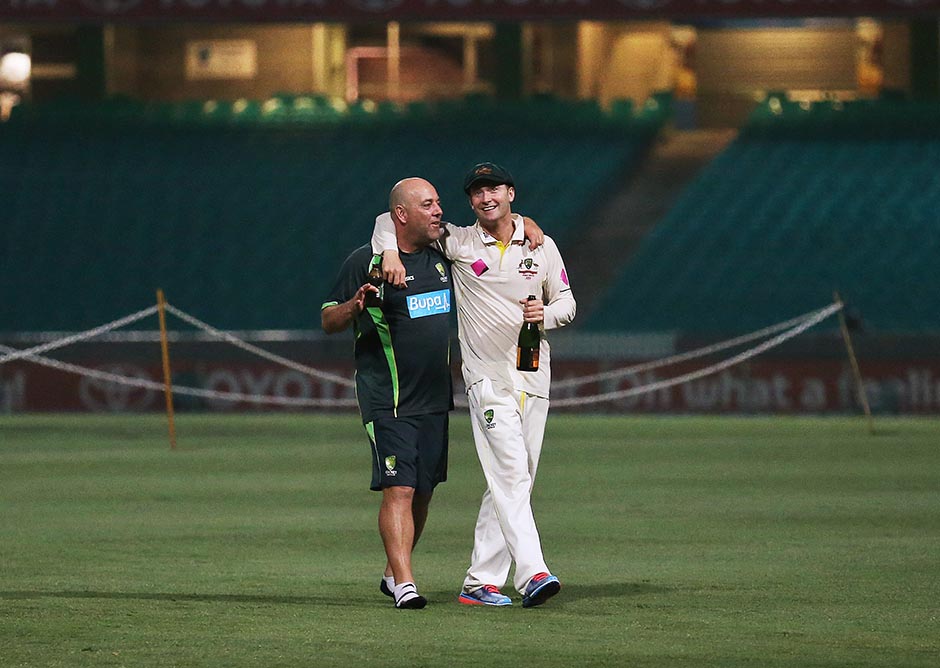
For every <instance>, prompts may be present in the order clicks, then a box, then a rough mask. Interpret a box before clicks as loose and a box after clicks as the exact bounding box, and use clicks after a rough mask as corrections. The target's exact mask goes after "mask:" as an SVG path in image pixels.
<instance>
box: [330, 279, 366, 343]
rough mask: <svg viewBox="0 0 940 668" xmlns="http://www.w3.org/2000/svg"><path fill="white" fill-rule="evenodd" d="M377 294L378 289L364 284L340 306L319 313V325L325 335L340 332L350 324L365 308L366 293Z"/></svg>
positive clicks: (335, 305)
mask: <svg viewBox="0 0 940 668" xmlns="http://www.w3.org/2000/svg"><path fill="white" fill-rule="evenodd" d="M369 292H374V293H376V294H378V292H379V289H378V288H377V287H375V286H374V285H372V284H371V283H364V284H363V285H361V286H359V289H358V290H356V294H354V295H353V296H352V298H351V299H349V300H348V301H345V302H343V303H342V304H334V305H333V306H327V307H326V308H325V309H323V310H322V311H320V324H321V325H322V327H323V331H324V332H326V333H327V334H335V333H336V332H342V331H343V330H344V329H346V328H347V327H349V326H350V325H351V324H352V321H353V320H355V319H356V318H357V317H358V316H359V314H360V313H362V311H363V309H365V307H366V293H369Z"/></svg>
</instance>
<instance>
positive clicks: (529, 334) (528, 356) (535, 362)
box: [516, 295, 542, 371]
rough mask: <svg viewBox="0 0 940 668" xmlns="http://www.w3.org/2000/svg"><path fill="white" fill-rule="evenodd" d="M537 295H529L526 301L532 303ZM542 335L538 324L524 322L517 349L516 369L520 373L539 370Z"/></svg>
mask: <svg viewBox="0 0 940 668" xmlns="http://www.w3.org/2000/svg"><path fill="white" fill-rule="evenodd" d="M534 299H535V295H529V296H528V297H527V298H526V301H532V300H534ZM541 340H542V334H541V332H539V326H538V323H535V322H523V323H522V329H520V330H519V346H518V347H517V348H516V368H517V369H518V370H519V371H538V370H539V344H540V343H541Z"/></svg>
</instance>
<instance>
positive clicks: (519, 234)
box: [477, 213, 525, 246]
mask: <svg viewBox="0 0 940 668" xmlns="http://www.w3.org/2000/svg"><path fill="white" fill-rule="evenodd" d="M512 223H513V225H514V228H513V231H512V238H511V239H510V240H509V245H510V246H520V245H522V244H524V243H525V226H524V225H523V224H522V216H520V215H519V214H518V213H514V214H512ZM477 230H478V231H479V232H480V238H481V239H482V240H483V243H484V244H486V245H487V246H492V245H493V244H498V243H499V239H497V238H496V237H494V236H493V235H491V234H490V233H489V232H487V231H486V230H485V229H484V228H483V226H482V225H480V222H479V221H477Z"/></svg>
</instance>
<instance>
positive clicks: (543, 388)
mask: <svg viewBox="0 0 940 668" xmlns="http://www.w3.org/2000/svg"><path fill="white" fill-rule="evenodd" d="M513 223H514V224H515V230H514V231H513V235H512V240H511V241H510V243H509V245H508V246H504V245H503V244H501V243H500V242H499V241H498V240H497V239H495V238H494V237H492V236H490V235H489V234H488V233H487V232H486V230H484V229H483V228H482V227H481V226H480V224H479V223H476V224H475V225H473V226H471V227H458V226H456V225H452V224H451V223H444V226H445V229H446V233H447V234H446V236H445V237H443V238H442V240H441V241H442V244H441V246H442V249H443V251H444V255H445V256H446V257H447V259H449V260H451V261H452V262H453V263H454V264H453V270H452V271H453V278H454V294H455V297H456V301H457V324H458V327H459V333H458V338H459V340H460V354H461V357H462V358H463V379H464V383H465V384H466V386H467V387H470V386H471V385H473V384H474V383H476V382H478V381H480V380H482V379H483V378H490V379H491V380H493V381H496V382H498V383H500V384H502V385H504V386H506V387H508V388H513V389H515V390H519V391H522V392H526V393H527V394H531V395H534V396H537V397H544V398H548V391H549V385H550V384H551V347H550V346H549V343H548V339H547V338H546V337H545V335H544V331H543V336H542V343H541V346H540V348H539V370H538V371H535V372H527V371H517V370H516V345H517V343H518V339H519V330H520V328H521V327H522V304H521V303H520V301H522V300H524V299H525V298H526V297H527V296H528V295H535V296H536V297H541V299H542V301H543V302H544V303H545V320H544V322H543V323H542V328H543V330H549V329H555V328H557V327H564V326H565V325H567V324H568V323H570V322H571V321H572V320H573V319H574V315H575V310H576V308H577V305H576V304H575V300H574V295H573V294H572V293H571V287H570V286H569V284H568V275H567V273H566V272H565V264H564V261H563V260H562V258H561V254H560V253H559V252H558V247H557V246H556V245H555V242H554V241H553V240H552V239H551V237H548V236H546V237H545V243H544V244H543V245H542V246H540V247H539V248H536V249H535V250H534V251H533V250H529V246H528V242H526V240H525V232H524V230H523V224H522V217H521V216H519V215H518V214H513ZM372 248H373V250H374V251H375V252H376V253H381V252H382V251H383V250H389V249H397V248H398V244H397V241H396V237H395V224H394V223H393V222H392V218H391V216H390V215H389V214H388V213H384V214H381V215H380V216H378V217H377V218H376V219H375V231H374V233H373V236H372Z"/></svg>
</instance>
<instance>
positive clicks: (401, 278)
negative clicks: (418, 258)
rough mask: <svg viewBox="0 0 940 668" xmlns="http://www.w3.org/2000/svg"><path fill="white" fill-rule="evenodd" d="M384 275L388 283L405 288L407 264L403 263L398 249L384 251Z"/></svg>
mask: <svg viewBox="0 0 940 668" xmlns="http://www.w3.org/2000/svg"><path fill="white" fill-rule="evenodd" d="M382 276H383V277H384V278H385V282H386V283H390V284H392V285H394V286H395V287H396V288H404V287H406V286H407V285H408V284H407V283H405V265H403V264H402V263H401V259H400V258H399V257H398V251H397V250H391V249H389V250H386V251H384V252H383V253H382Z"/></svg>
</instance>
